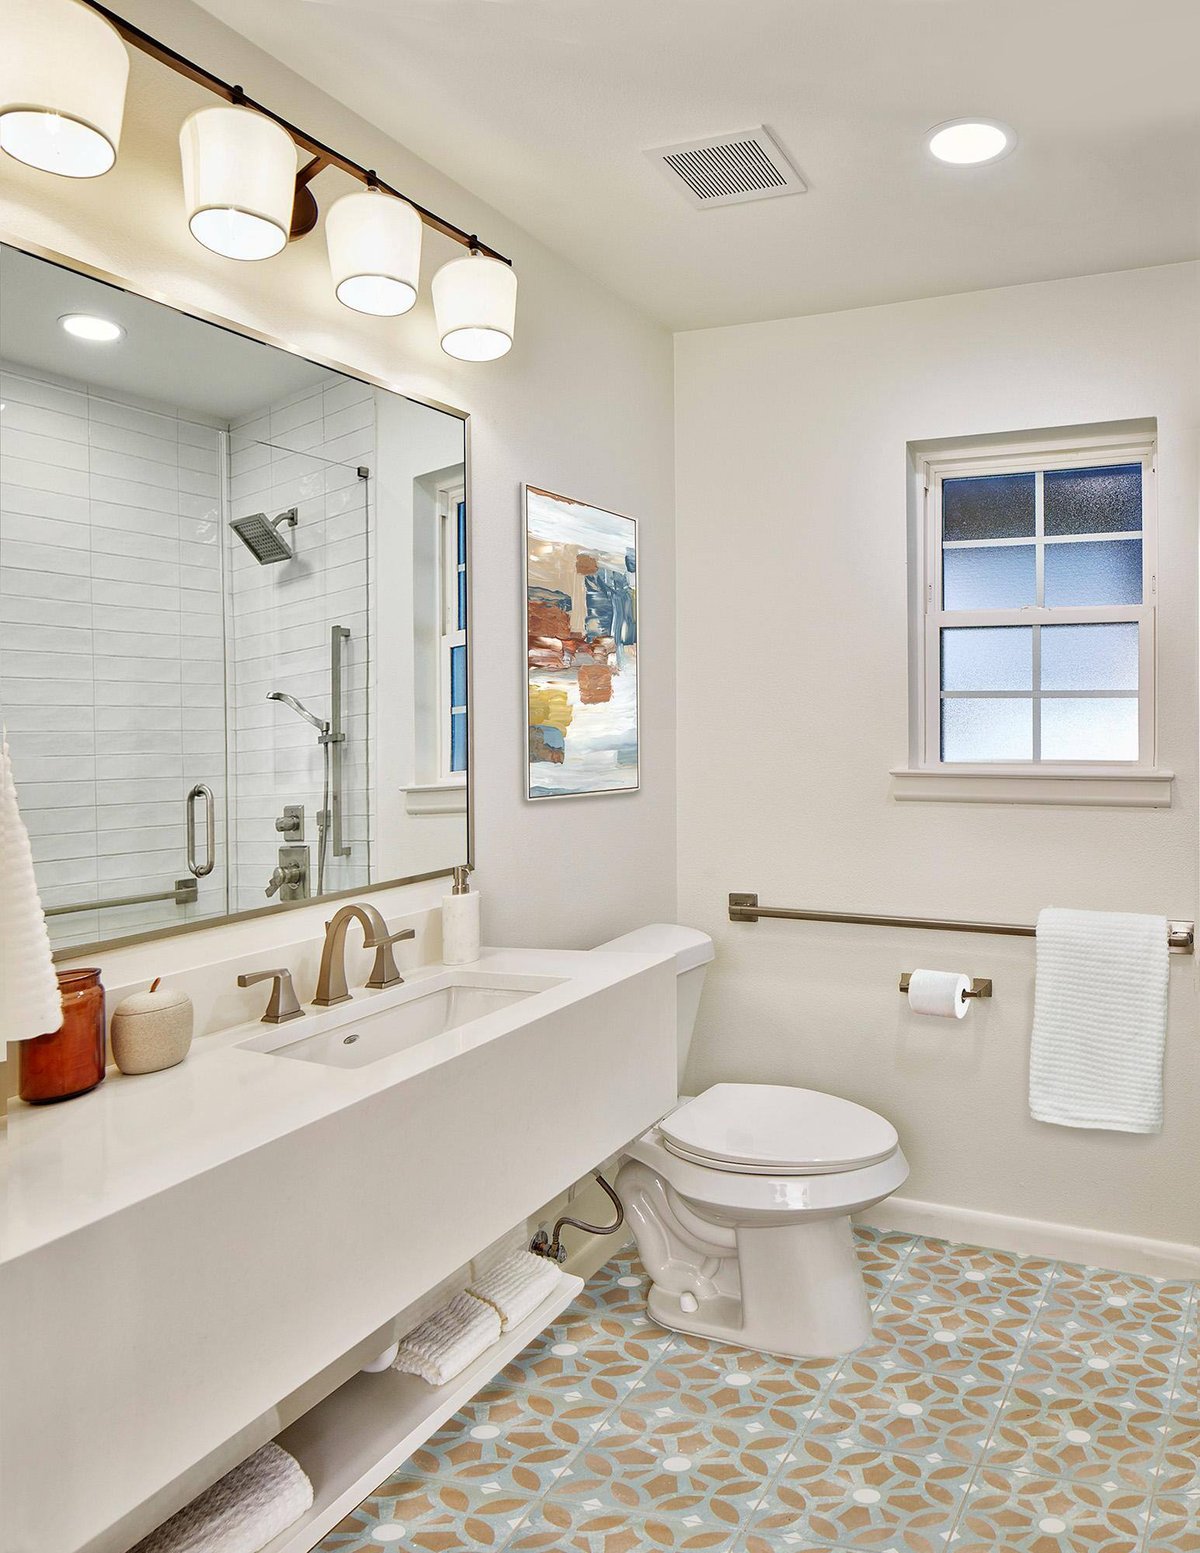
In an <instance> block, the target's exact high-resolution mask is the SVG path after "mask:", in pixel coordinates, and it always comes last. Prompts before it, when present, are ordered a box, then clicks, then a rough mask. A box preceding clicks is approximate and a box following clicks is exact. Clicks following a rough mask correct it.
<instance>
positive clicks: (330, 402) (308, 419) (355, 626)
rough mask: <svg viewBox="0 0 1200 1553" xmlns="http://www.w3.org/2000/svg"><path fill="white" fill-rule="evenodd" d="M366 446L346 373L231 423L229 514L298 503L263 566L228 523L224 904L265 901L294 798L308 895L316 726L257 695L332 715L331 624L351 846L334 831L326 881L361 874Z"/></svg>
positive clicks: (366, 869)
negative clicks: (228, 818) (341, 852)
mask: <svg viewBox="0 0 1200 1553" xmlns="http://www.w3.org/2000/svg"><path fill="white" fill-rule="evenodd" d="M375 441H376V426H375V399H374V390H372V389H371V388H370V387H369V386H368V385H367V384H364V383H358V382H354V381H352V380H349V379H345V380H342V381H339V382H332V383H327V384H324V385H318V386H316V387H312V388H308V389H306V390H304V391H302V392H300V393H297V394H294V395H290V396H289V397H287V398H286V399H282V400H280V401H279V402H278V403H276V404H273V405H271V406H269V407H267V408H265V409H263V410H261V411H259V412H257V413H256V414H254V415H250V416H246V417H244V418H243V419H242V420H240V421H237V422H235V423H234V424H233V426H232V427H231V429H230V515H231V517H232V518H234V519H236V518H241V517H245V516H247V515H248V514H250V513H254V512H262V513H264V514H265V515H266V517H267V518H268V520H270V519H274V518H275V517H277V516H278V514H279V513H280V512H283V511H285V510H286V509H288V508H290V507H295V508H296V509H297V518H298V522H297V524H296V527H295V528H285V529H283V530H282V532H283V533H284V534H285V535H286V536H287V538H288V540H289V542H290V543H291V545H292V547H293V551H294V559H292V560H291V561H283V562H279V563H277V564H275V565H266V566H263V565H260V564H259V563H258V562H257V561H256V560H255V559H254V557H253V556H252V555H251V553H250V552H249V550H247V549H246V547H245V546H244V545H243V544H242V543H241V542H240V540H238V538H237V537H236V536H235V535H234V534H233V533H232V531H228V532H227V539H226V544H227V568H228V578H229V582H228V587H227V594H228V603H227V630H228V640H229V660H230V661H229V678H230V707H231V715H230V730H229V737H230V778H231V783H232V795H233V796H232V805H231V811H232V814H233V816H234V819H233V825H232V828H231V838H230V844H231V850H232V859H233V875H232V888H231V899H232V907H233V909H234V910H247V909H251V908H253V907H256V906H262V905H264V904H265V903H266V896H265V893H264V892H265V890H266V887H267V884H268V882H269V881H270V878H271V874H272V870H273V869H274V868H275V866H276V864H277V862H278V860H279V844H280V842H281V840H284V839H285V838H283V837H281V836H280V835H279V833H278V832H277V831H276V829H275V820H276V818H278V817H279V816H280V815H281V814H282V812H283V806H284V805H285V804H303V806H304V824H305V829H304V842H303V844H304V845H305V846H307V847H308V849H309V862H310V869H311V875H312V879H311V885H310V888H311V889H312V890H313V891H314V893H315V889H316V874H317V850H318V839H317V813H318V811H319V810H320V808H321V806H322V797H323V793H322V787H323V781H322V754H321V749H320V746H319V745H318V743H317V736H316V732H315V730H314V729H313V728H312V727H310V725H309V724H308V723H306V722H304V721H303V720H302V719H301V718H299V717H297V716H296V714H295V713H294V712H293V711H291V710H290V709H289V708H287V707H285V706H283V705H281V704H279V703H278V702H273V701H268V700H267V692H268V691H271V690H282V691H285V692H286V693H287V694H289V695H292V696H295V697H296V699H297V700H299V701H301V702H303V703H304V705H305V706H307V707H309V708H310V709H311V710H312V711H313V712H315V713H316V714H317V716H319V717H322V718H328V717H329V716H330V710H331V695H330V689H331V685H330V635H331V631H332V628H333V627H334V626H335V625H337V626H344V627H346V628H347V629H348V630H349V632H350V635H349V637H348V638H347V639H346V641H345V644H344V646H343V651H342V726H343V730H344V732H345V734H346V740H345V743H344V745H343V746H342V770H343V805H342V829H343V836H344V840H345V842H346V843H347V844H348V845H349V846H350V855H349V856H348V857H341V858H338V857H334V855H333V847H332V838H331V840H330V844H329V848H328V851H327V856H326V865H325V889H326V890H327V891H330V890H347V889H352V888H355V887H357V886H359V885H365V884H366V883H367V882H368V880H369V878H370V866H371V856H370V853H371V842H372V830H371V815H370V803H369V793H370V780H371V761H372V753H371V742H370V725H369V718H368V698H369V696H370V693H371V688H372V683H373V680H372V676H373V673H374V657H375V654H374V651H373V643H372V639H371V634H370V618H369V613H368V588H369V583H370V565H371V561H372V552H373V543H372V540H373V536H372V529H373V507H372V500H371V484H370V480H369V479H366V480H364V479H362V478H361V477H360V476H359V474H358V469H359V468H360V467H364V468H367V469H370V470H371V471H372V472H373V470H374V465H375Z"/></svg>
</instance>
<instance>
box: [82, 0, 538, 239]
mask: <svg viewBox="0 0 1200 1553" xmlns="http://www.w3.org/2000/svg"><path fill="white" fill-rule="evenodd" d="M83 4H84V5H86V6H87V7H88V8H89V9H90V10H92V11H96V12H97V13H98V14H99V15H100V16H103V17H104V18H105V20H106V21H109V22H111V23H112V25H113V26H114V27H115V28H116V29H117V31H118V32H119V33H120V34H121V36H122V38H124V39H125V41H126V43H128V44H130V45H131V46H132V47H133V48H135V49H138V50H140V52H141V53H143V54H146V55H148V56H149V57H150V58H151V59H154V60H157V61H158V63H159V64H160V65H166V66H167V68H168V69H169V70H174V71H175V73H176V74H177V75H181V76H185V77H186V78H187V79H188V80H189V81H194V82H195V83H196V85H197V86H203V87H204V88H205V90H206V91H210V92H212V93H213V94H214V95H215V96H217V97H223V98H224V99H225V101H226V102H231V103H237V104H238V105H239V106H242V107H246V108H252V109H253V110H254V112H255V113H261V114H263V115H264V116H265V117H266V118H268V119H273V120H274V121H275V123H276V124H278V125H279V126H280V128H281V129H284V130H286V131H287V133H288V134H289V135H290V136H291V137H292V139H293V140H294V141H295V142H296V144H297V145H298V146H299V147H300V149H301V150H302V151H307V152H308V154H309V156H310V157H311V158H312V161H311V162H309V163H308V165H307V166H306V167H303V168H301V170H300V173H299V175H298V181H299V182H300V183H301V186H302V187H303V186H304V185H306V184H307V183H308V182H309V181H310V180H311V179H313V178H315V177H316V175H317V173H319V172H322V171H323V170H324V169H325V168H326V167H337V168H340V169H341V171H342V172H344V173H348V174H349V175H350V177H351V178H357V179H358V181H359V183H361V184H363V185H365V186H366V187H367V188H376V189H381V190H382V191H383V192H384V193H385V194H391V195H394V196H395V198H396V199H402V200H406V201H407V202H408V204H410V205H411V206H412V208H413V209H414V210H415V211H416V213H417V214H418V215H419V216H420V218H421V220H422V221H423V222H424V223H425V225H426V226H427V227H432V229H433V230H434V231H435V232H440V233H441V234H442V236H443V237H448V238H450V239H451V241H452V242H456V243H461V244H462V246H463V247H464V248H466V249H473V250H474V251H475V252H478V253H482V254H486V255H487V257H488V258H490V259H499V260H500V262H501V263H502V264H508V265H511V264H512V260H511V259H509V258H507V257H506V256H505V255H504V254H502V253H499V252H498V251H497V250H496V249H495V248H489V247H488V246H487V244H486V243H481V242H480V241H479V239H478V238H477V237H476V236H475V235H474V234H473V233H470V232H464V231H463V229H462V227H459V226H455V225H454V223H453V222H452V221H447V220H446V219H445V218H444V217H443V216H439V215H438V214H437V213H436V211H432V210H428V209H426V207H425V206H424V205H419V204H418V203H417V201H416V200H414V199H411V198H409V196H408V195H407V194H404V193H402V192H401V190H399V189H397V188H393V186H392V185H391V184H390V183H385V182H384V180H383V179H382V178H380V177H379V175H378V174H377V173H375V172H374V171H373V169H368V168H366V167H361V166H360V165H359V164H358V163H357V162H352V161H351V160H350V158H349V157H348V156H343V155H342V153H341V152H340V151H335V150H334V149H333V147H332V146H327V145H326V144H325V143H324V142H323V141H321V140H317V139H316V138H315V137H314V136H312V135H310V134H308V132H307V131H306V130H302V129H300V128H299V127H298V126H297V125H295V124H293V123H291V121H290V120H288V119H285V118H284V117H283V115H282V114H279V113H276V112H275V111H274V110H273V109H271V108H268V107H266V106H265V105H264V104H263V103H261V102H256V101H255V99H254V98H253V97H248V96H247V95H246V93H245V92H244V91H243V90H242V88H241V87H240V86H232V85H230V83H229V82H228V81H222V80H221V78H220V76H217V75H214V74H213V73H212V71H211V70H206V69H205V68H204V67H203V65H197V64H196V63H195V62H194V61H193V60H190V59H188V58H187V57H186V56H185V55H183V54H180V53H178V52H177V51H176V50H175V49H173V48H170V47H169V46H168V45H167V44H165V43H161V42H160V41H159V40H158V39H157V38H152V37H151V36H150V34H149V33H148V32H143V31H142V29H141V28H140V27H135V26H134V25H133V23H132V22H128V21H126V20H125V18H124V17H123V16H118V15H117V13H116V12H115V11H110V10H109V9H108V7H107V6H106V5H100V4H99V3H98V0H83ZM309 230H311V228H310V229H309ZM296 235H298V236H299V235H302V234H300V233H297V234H296Z"/></svg>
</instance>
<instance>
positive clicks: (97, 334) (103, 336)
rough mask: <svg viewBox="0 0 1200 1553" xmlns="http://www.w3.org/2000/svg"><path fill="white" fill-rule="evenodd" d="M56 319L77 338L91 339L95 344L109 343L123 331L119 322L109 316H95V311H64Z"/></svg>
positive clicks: (118, 337)
mask: <svg viewBox="0 0 1200 1553" xmlns="http://www.w3.org/2000/svg"><path fill="white" fill-rule="evenodd" d="M58 321H59V323H60V324H61V325H62V326H63V328H64V329H65V330H66V331H67V333H68V334H73V335H74V336H75V338H76V339H77V340H91V341H93V342H95V343H96V344H102V345H108V344H111V343H112V341H113V340H119V339H120V338H121V336H122V335H123V334H124V333H125V331H124V329H122V328H121V325H120V324H117V323H114V322H113V321H112V319H111V318H97V317H96V315H95V313H64V314H63V316H62V317H61V318H60V319H59V320H58Z"/></svg>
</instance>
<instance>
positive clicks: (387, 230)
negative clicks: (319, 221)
mask: <svg viewBox="0 0 1200 1553" xmlns="http://www.w3.org/2000/svg"><path fill="white" fill-rule="evenodd" d="M325 245H326V247H327V248H328V250H329V268H330V271H331V273H332V275H333V289H334V290H335V291H336V292H337V296H338V300H339V301H340V302H344V303H345V304H346V306H347V307H352V308H353V309H354V310H355V312H357V313H372V314H374V315H375V316H376V317H378V318H395V317H396V316H397V315H398V314H400V313H407V312H408V310H409V308H410V307H412V305H413V303H414V302H415V301H416V300H417V286H418V284H419V280H420V274H421V218H420V216H418V215H417V213H416V211H415V210H414V209H413V208H412V206H411V205H410V204H408V202H407V201H406V200H398V199H393V198H392V196H391V195H388V194H381V193H380V192H379V191H378V190H377V189H361V190H359V191H358V192H357V193H354V194H343V195H342V197H341V199H339V200H335V201H334V202H333V204H332V205H331V206H330V207H329V214H328V215H327V216H326V217H325Z"/></svg>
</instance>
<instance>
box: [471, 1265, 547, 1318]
mask: <svg viewBox="0 0 1200 1553" xmlns="http://www.w3.org/2000/svg"><path fill="white" fill-rule="evenodd" d="M561 1279H562V1269H561V1268H560V1267H559V1266H558V1265H557V1264H556V1263H554V1262H551V1261H550V1260H549V1258H548V1257H544V1256H535V1255H534V1253H533V1252H532V1251H514V1252H513V1253H512V1255H511V1256H506V1257H505V1258H504V1260H503V1261H501V1262H497V1263H496V1265H495V1267H492V1268H489V1269H488V1271H487V1272H486V1273H484V1274H482V1276H481V1277H479V1278H476V1280H475V1281H474V1283H472V1284H470V1285H469V1289H470V1292H471V1293H472V1294H473V1295H474V1296H475V1298H476V1299H479V1300H486V1301H487V1303H488V1304H489V1305H491V1306H492V1307H493V1309H494V1310H495V1311H496V1313H497V1315H498V1316H499V1317H500V1324H501V1326H502V1327H503V1328H504V1330H505V1331H506V1332H507V1331H508V1330H509V1328H510V1327H515V1326H517V1325H519V1323H520V1322H522V1321H524V1319H525V1317H526V1316H528V1315H531V1314H532V1313H533V1312H534V1311H535V1310H536V1309H537V1308H538V1306H539V1305H540V1304H541V1303H542V1301H543V1300H544V1299H547V1298H548V1297H549V1295H550V1292H551V1290H552V1289H553V1288H554V1286H555V1285H556V1284H557V1283H559V1282H560V1281H561Z"/></svg>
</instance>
